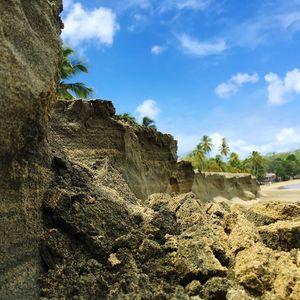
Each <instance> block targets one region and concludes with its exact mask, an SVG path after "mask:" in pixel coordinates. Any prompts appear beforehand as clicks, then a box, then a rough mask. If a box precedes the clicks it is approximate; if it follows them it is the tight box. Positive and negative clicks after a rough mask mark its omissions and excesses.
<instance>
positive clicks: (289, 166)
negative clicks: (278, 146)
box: [265, 150, 300, 180]
mask: <svg viewBox="0 0 300 300" xmlns="http://www.w3.org/2000/svg"><path fill="white" fill-rule="evenodd" d="M265 160H266V168H267V171H268V172H270V173H275V174H276V175H277V176H278V177H280V178H281V179H283V180H288V179H290V178H291V177H294V176H296V175H299V174H300V150H297V151H295V152H292V153H280V154H272V155H268V156H267V157H266V158H265Z"/></svg>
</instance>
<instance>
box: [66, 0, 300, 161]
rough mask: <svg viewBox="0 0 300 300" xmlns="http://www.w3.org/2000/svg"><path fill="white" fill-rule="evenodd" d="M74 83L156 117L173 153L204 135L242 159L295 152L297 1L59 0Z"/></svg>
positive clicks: (299, 60) (298, 139) (299, 127)
mask: <svg viewBox="0 0 300 300" xmlns="http://www.w3.org/2000/svg"><path fill="white" fill-rule="evenodd" d="M64 6H65V10H64V12H63V14H62V17H63V20H64V22H65V29H64V31H63V34H62V37H63V40H64V42H65V43H66V44H68V45H71V46H72V47H74V48H75V49H76V50H77V52H78V55H80V56H81V57H82V59H84V60H86V61H87V63H88V66H89V70H90V72H89V74H84V75H80V76H79V77H77V78H74V79H73V80H80V81H83V82H85V83H86V84H87V85H88V86H91V87H93V88H94V90H95V95H94V98H99V99H110V100H112V101H113V103H114V105H115V107H116V108H117V112H118V113H123V112H128V113H131V114H133V115H135V116H136V117H137V118H138V119H140V118H141V117H143V116H145V115H147V116H149V117H151V118H153V119H154V120H155V122H156V124H157V126H158V129H159V130H160V131H162V132H166V133H171V134H173V135H174V137H175V138H176V139H177V140H178V146H179V155H184V154H185V153H187V152H189V151H191V150H192V149H193V148H194V147H195V145H196V144H197V143H198V142H199V140H200V138H201V136H202V135H204V134H207V135H210V136H212V138H213V141H214V143H215V145H216V147H215V151H217V149H218V147H219V143H220V140H221V138H222V137H223V136H225V137H226V138H227V139H228V140H229V143H230V147H231V150H232V151H236V152H238V153H239V154H240V155H241V156H242V157H245V156H247V155H248V154H249V153H250V152H251V151H252V150H257V151H260V152H262V153H269V152H273V151H274V152H280V151H288V150H293V149H297V148H300V118H299V113H300V0H272V1H268V0H264V1H261V0H260V1H258V0H253V1H240V0H160V1H158V0H127V1H124V0H95V1H83V0H64Z"/></svg>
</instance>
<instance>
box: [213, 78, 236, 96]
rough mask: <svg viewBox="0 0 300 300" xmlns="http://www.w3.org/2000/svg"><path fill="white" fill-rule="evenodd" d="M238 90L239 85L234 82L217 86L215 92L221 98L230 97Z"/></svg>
mask: <svg viewBox="0 0 300 300" xmlns="http://www.w3.org/2000/svg"><path fill="white" fill-rule="evenodd" d="M237 91H238V88H237V86H236V85H235V84H233V83H232V82H227V83H221V84H219V85H218V86H217V87H216V88H215V93H216V94H217V95H218V96H219V97H221V98H229V97H231V96H232V95H234V94H235V93H236V92H237Z"/></svg>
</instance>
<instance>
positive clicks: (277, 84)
mask: <svg viewBox="0 0 300 300" xmlns="http://www.w3.org/2000/svg"><path fill="white" fill-rule="evenodd" d="M265 80H266V81H267V82H268V101H269V103H270V104H273V105H281V104H284V103H286V102H288V101H290V100H291V99H293V97H294V96H295V95H298V94H300V71H299V70H298V69H294V70H292V71H290V72H287V73H286V75H285V78H284V79H281V78H280V77H279V76H278V75H277V74H275V73H269V74H267V75H266V76H265Z"/></svg>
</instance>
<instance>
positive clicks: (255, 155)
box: [250, 151, 265, 179]
mask: <svg viewBox="0 0 300 300" xmlns="http://www.w3.org/2000/svg"><path fill="white" fill-rule="evenodd" d="M250 161H251V166H252V168H251V169H252V174H253V175H254V176H255V177H256V178H258V179H261V178H262V177H263V176H264V173H265V170H264V159H263V157H262V156H261V155H260V154H259V152H257V151H252V154H251V156H250Z"/></svg>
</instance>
